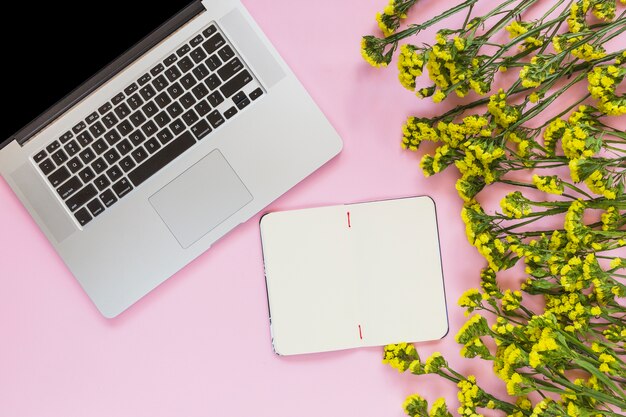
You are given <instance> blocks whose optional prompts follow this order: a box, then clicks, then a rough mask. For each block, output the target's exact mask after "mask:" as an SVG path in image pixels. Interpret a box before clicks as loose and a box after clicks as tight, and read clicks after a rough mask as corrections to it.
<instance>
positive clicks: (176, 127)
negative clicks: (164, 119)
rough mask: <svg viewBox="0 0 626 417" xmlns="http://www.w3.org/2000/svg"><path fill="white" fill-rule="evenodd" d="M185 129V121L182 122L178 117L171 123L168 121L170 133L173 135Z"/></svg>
mask: <svg viewBox="0 0 626 417" xmlns="http://www.w3.org/2000/svg"><path fill="white" fill-rule="evenodd" d="M185 129H186V127H185V123H183V121H182V120H180V119H176V120H174V121H173V122H172V123H170V130H171V131H172V133H174V135H175V136H177V135H179V134H180V133H182V132H184V131H185Z"/></svg>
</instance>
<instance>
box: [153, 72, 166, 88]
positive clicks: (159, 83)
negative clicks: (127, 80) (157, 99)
mask: <svg viewBox="0 0 626 417" xmlns="http://www.w3.org/2000/svg"><path fill="white" fill-rule="evenodd" d="M169 84H170V83H169V82H167V80H166V79H165V77H164V76H163V75H159V76H158V77H156V78H155V79H154V81H152V85H153V86H154V88H155V89H156V90H157V91H161V90H163V89H164V88H165V87H167V86H168V85H169Z"/></svg>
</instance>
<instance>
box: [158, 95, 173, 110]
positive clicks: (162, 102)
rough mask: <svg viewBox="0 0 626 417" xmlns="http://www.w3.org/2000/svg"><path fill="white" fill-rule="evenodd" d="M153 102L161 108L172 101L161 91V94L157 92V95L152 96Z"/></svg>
mask: <svg viewBox="0 0 626 417" xmlns="http://www.w3.org/2000/svg"><path fill="white" fill-rule="evenodd" d="M154 102H155V103H156V104H157V106H159V108H161V109H162V108H163V107H165V106H167V105H168V104H170V103H171V102H172V99H171V98H170V96H168V95H167V93H166V92H165V91H164V92H162V93H161V94H159V95H158V96H156V97H155V98H154Z"/></svg>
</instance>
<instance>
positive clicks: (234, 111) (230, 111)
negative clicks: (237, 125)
mask: <svg viewBox="0 0 626 417" xmlns="http://www.w3.org/2000/svg"><path fill="white" fill-rule="evenodd" d="M236 114H237V108H236V107H231V108H230V109H228V110H226V111H225V112H224V117H226V118H227V119H230V118H231V117H233V116H234V115H236Z"/></svg>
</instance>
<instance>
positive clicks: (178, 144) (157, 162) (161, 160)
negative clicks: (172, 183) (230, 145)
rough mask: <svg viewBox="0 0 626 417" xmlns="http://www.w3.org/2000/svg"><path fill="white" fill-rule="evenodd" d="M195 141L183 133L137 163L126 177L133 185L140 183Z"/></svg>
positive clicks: (187, 133)
mask: <svg viewBox="0 0 626 417" xmlns="http://www.w3.org/2000/svg"><path fill="white" fill-rule="evenodd" d="M195 143H196V140H195V139H194V137H193V136H192V134H191V133H190V132H185V133H183V134H182V135H180V136H179V137H178V138H176V139H174V140H173V141H172V142H170V143H169V144H168V145H166V146H164V147H163V148H162V149H161V150H160V151H158V152H157V153H155V154H154V155H153V156H152V158H150V159H148V160H146V161H145V162H144V163H143V164H141V165H139V166H138V167H137V168H136V169H135V170H134V171H132V172H131V173H130V174H128V178H129V179H130V181H131V182H132V183H133V184H134V185H135V187H136V186H138V185H139V184H142V183H143V182H144V181H146V180H147V179H148V178H150V177H151V176H152V175H154V174H155V173H156V172H158V171H159V170H161V169H162V168H163V167H165V166H166V165H167V164H169V163H170V162H172V161H173V160H174V159H176V158H177V157H178V156H180V155H181V154H182V153H183V152H185V151H186V150H187V149H189V148H191V147H192V146H193V145H194V144H195ZM114 189H115V186H114ZM116 193H117V191H116ZM118 195H119V194H118Z"/></svg>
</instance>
